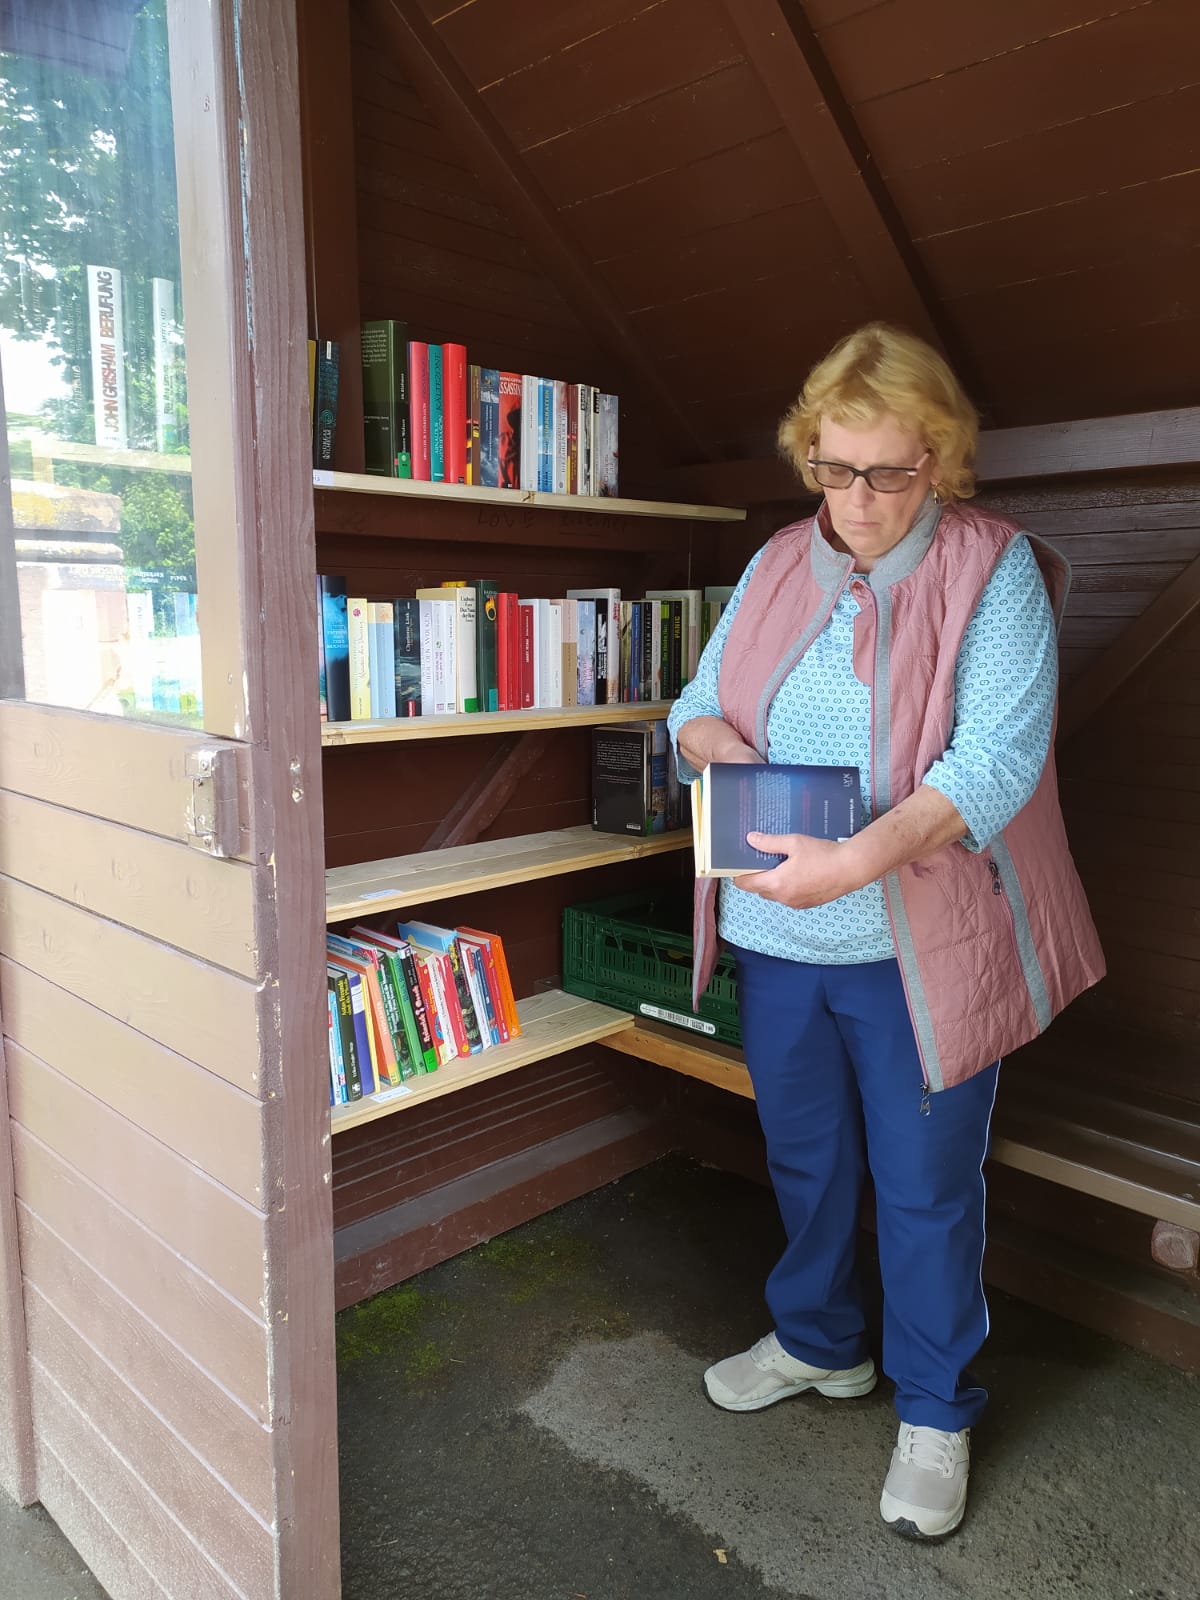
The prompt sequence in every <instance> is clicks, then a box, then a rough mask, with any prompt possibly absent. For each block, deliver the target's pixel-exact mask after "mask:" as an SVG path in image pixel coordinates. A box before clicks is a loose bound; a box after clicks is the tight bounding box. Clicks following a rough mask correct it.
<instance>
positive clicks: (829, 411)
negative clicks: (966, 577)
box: [779, 322, 979, 500]
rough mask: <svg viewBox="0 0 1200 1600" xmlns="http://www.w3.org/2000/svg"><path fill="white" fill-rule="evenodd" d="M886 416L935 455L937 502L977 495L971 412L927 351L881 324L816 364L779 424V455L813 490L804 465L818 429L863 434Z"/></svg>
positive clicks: (946, 371) (848, 338)
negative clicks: (835, 426)
mask: <svg viewBox="0 0 1200 1600" xmlns="http://www.w3.org/2000/svg"><path fill="white" fill-rule="evenodd" d="M884 416H893V417H895V418H896V420H897V421H898V422H900V423H902V424H903V425H904V426H905V427H906V428H911V429H912V431H913V432H914V433H916V434H918V435H919V436H920V438H921V439H922V441H923V442H924V444H925V445H926V446H927V448H928V449H929V450H930V451H931V452H932V454H933V455H934V457H935V458H936V460H937V467H938V475H937V481H936V482H935V484H934V488H935V489H936V490H937V493H938V496H939V498H941V499H943V500H955V499H964V500H965V499H967V498H968V497H969V496H970V495H973V494H974V493H975V445H976V441H977V439H978V437H979V419H978V417H977V416H976V413H975V408H974V406H972V404H971V402H970V401H969V400H968V399H967V397H966V395H965V394H964V393H963V390H962V386H961V384H960V383H959V381H958V379H957V378H956V377H955V376H954V374H953V372H951V370H950V368H949V367H948V366H947V364H946V362H945V360H944V359H943V358H942V357H941V356H940V355H939V354H938V352H937V351H936V350H935V349H933V347H932V346H931V345H928V344H926V343H925V341H924V340H923V339H918V338H917V337H916V336H915V335H914V334H911V333H904V332H903V331H902V330H901V329H899V328H893V327H890V326H889V325H888V324H887V323H886V322H868V323H867V324H866V326H865V327H862V328H859V329H857V331H856V332H854V333H851V334H848V335H847V336H846V337H845V338H844V339H843V340H841V342H840V343H839V344H836V345H835V346H834V348H833V349H832V350H831V351H830V352H829V354H828V355H827V356H826V357H825V359H824V360H823V361H819V362H818V363H817V365H816V366H815V367H814V368H813V369H812V371H811V372H810V373H809V375H808V378H807V380H806V381H805V384H804V389H803V391H802V392H801V395H800V398H799V399H798V400H797V401H796V403H795V404H794V405H793V406H792V407H791V409H790V410H789V411H788V414H787V416H785V417H784V419H783V421H782V422H781V423H780V424H779V448H780V450H781V451H782V453H783V454H784V455H785V456H786V457H787V458H788V460H789V461H790V462H791V463H792V465H793V466H794V467H795V469H796V471H797V472H798V473H799V474H800V476H801V477H802V478H803V479H804V482H805V483H806V484H807V485H808V487H809V488H810V489H814V490H817V489H818V485H817V482H816V479H815V478H814V477H813V475H812V473H811V472H810V471H809V468H808V457H809V452H810V451H811V450H812V448H813V446H814V445H815V444H816V442H817V439H818V437H819V435H820V432H821V423H822V421H823V420H827V421H829V422H837V423H840V424H841V425H842V426H844V427H851V428H863V427H870V426H872V425H873V424H874V423H877V422H878V421H879V420H880V418H882V417H884ZM818 492H819V490H818Z"/></svg>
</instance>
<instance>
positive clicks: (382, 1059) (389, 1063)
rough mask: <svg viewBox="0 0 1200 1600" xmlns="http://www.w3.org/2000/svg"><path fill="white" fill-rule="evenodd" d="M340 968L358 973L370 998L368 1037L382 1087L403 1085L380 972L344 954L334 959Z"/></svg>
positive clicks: (337, 955) (372, 1058)
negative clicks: (385, 1005)
mask: <svg viewBox="0 0 1200 1600" xmlns="http://www.w3.org/2000/svg"><path fill="white" fill-rule="evenodd" d="M331 959H332V960H334V961H336V962H337V964H338V966H340V967H348V968H349V969H350V971H352V972H357V973H358V974H359V976H360V977H361V978H362V981H363V989H364V991H365V993H366V996H367V1035H368V1039H369V1042H370V1046H371V1061H372V1065H373V1066H374V1068H375V1076H376V1078H377V1080H378V1087H380V1088H394V1087H395V1085H396V1084H398V1083H399V1082H400V1063H399V1062H398V1061H397V1060H396V1046H395V1044H394V1043H393V1042H392V1031H391V1029H390V1028H389V1027H388V1021H387V1012H386V1010H385V1009H384V1004H383V991H382V989H381V988H380V986H379V971H378V969H377V967H376V965H375V962H373V961H369V960H367V959H365V958H360V957H358V956H351V955H343V954H342V953H341V952H340V951H338V952H337V953H336V954H334V955H332V956H331Z"/></svg>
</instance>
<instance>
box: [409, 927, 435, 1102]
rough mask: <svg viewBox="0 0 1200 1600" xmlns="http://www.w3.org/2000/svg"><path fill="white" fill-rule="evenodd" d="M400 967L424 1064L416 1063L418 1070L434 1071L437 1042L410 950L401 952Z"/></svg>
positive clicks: (421, 1059)
mask: <svg viewBox="0 0 1200 1600" xmlns="http://www.w3.org/2000/svg"><path fill="white" fill-rule="evenodd" d="M400 969H401V971H402V972H403V973H404V982H405V986H406V987H407V989H408V999H409V1004H410V1005H411V1006H412V1010H413V1018H414V1020H415V1021H416V1025H417V1036H418V1038H419V1040H420V1045H421V1055H420V1061H421V1062H423V1063H424V1065H423V1066H421V1065H418V1071H421V1072H436V1071H437V1068H438V1053H437V1044H436V1043H435V1042H434V1037H433V1027H432V1024H431V1023H430V1020H429V1012H428V1010H427V1009H426V1006H425V996H424V995H423V994H422V993H421V980H420V978H419V977H418V975H417V961H416V957H415V956H414V955H413V953H412V951H411V950H404V951H402V952H401V955H400Z"/></svg>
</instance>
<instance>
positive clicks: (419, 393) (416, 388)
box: [408, 339, 430, 483]
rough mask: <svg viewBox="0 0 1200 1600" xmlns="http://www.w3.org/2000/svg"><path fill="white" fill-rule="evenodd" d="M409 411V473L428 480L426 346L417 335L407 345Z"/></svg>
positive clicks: (427, 369) (422, 479) (427, 355)
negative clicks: (410, 435) (410, 457)
mask: <svg viewBox="0 0 1200 1600" xmlns="http://www.w3.org/2000/svg"><path fill="white" fill-rule="evenodd" d="M408 393H409V414H410V421H411V427H412V475H413V477H414V478H417V479H419V480H420V481H421V482H422V483H428V482H429V472H430V458H429V346H428V345H427V344H426V343H425V342H424V340H421V339H413V340H410V341H409V346H408Z"/></svg>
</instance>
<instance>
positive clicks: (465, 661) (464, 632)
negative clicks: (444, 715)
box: [451, 584, 479, 712]
mask: <svg viewBox="0 0 1200 1600" xmlns="http://www.w3.org/2000/svg"><path fill="white" fill-rule="evenodd" d="M451 593H452V594H453V595H454V685H455V688H454V693H455V704H456V706H457V708H458V710H459V711H463V712H471V711H478V710H479V655H478V648H479V647H478V626H477V621H476V613H477V610H478V606H477V600H478V596H477V595H476V592H475V589H474V586H473V585H472V586H468V585H467V584H463V585H462V586H461V587H460V588H457V589H454V590H452V591H451Z"/></svg>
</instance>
